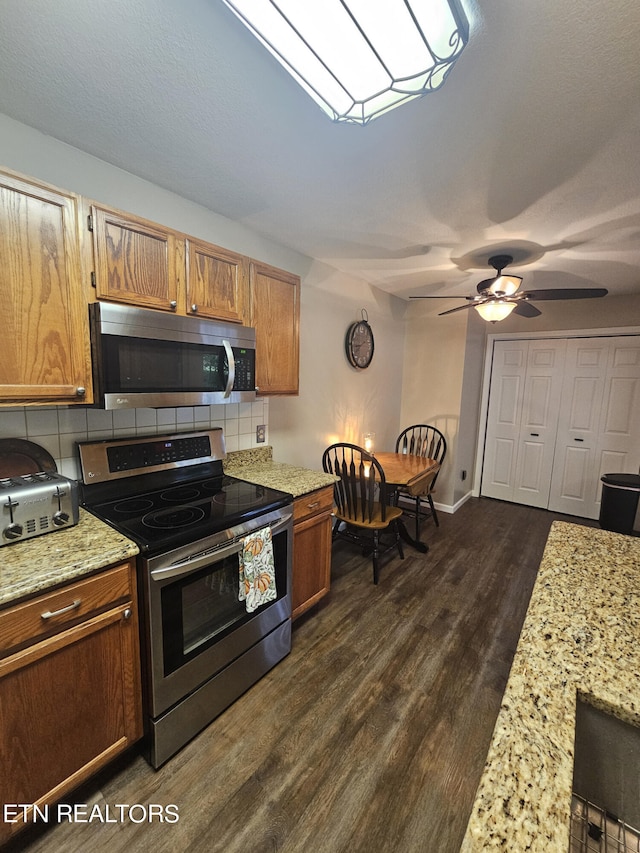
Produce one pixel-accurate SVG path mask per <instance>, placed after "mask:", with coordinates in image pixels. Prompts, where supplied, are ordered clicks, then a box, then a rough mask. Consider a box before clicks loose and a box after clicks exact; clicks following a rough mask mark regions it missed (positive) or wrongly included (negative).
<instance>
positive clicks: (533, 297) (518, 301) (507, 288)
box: [409, 255, 609, 323]
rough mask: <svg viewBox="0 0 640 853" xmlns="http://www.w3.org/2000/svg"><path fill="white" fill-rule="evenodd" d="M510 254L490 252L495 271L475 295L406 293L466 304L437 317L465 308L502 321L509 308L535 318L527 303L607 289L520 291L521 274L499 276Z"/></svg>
mask: <svg viewBox="0 0 640 853" xmlns="http://www.w3.org/2000/svg"><path fill="white" fill-rule="evenodd" d="M512 261H513V258H512V257H511V255H493V256H492V257H490V258H489V266H492V267H493V268H494V270H495V271H496V275H495V276H494V277H493V278H486V279H485V280H484V281H481V282H479V284H478V286H477V288H476V289H477V291H478V294H477V296H410V297H409V299H466V300H467V302H468V304H467V305H460V306H459V307H458V308H450V309H449V310H448V311H443V312H442V313H441V314H439V315H438V316H439V317H444V315H445V314H453V313H454V311H464V310H465V309H466V308H475V309H476V310H477V311H478V313H479V314H480V316H481V317H482V318H483V319H484V320H488V321H489V322H490V323H496V322H497V321H498V320H504V318H505V317H508V316H509V314H511V312H512V311H513V313H514V314H519V315H520V316H521V317H538V316H539V315H540V314H541V313H542V311H540V310H538V308H536V306H535V305H532V304H531V303H532V302H534V301H539V300H544V299H594V298H596V297H599V296H606V295H607V293H608V292H609V291H608V290H606V288H604V287H579V288H570V287H556V288H551V289H548V290H522V291H520V290H519V288H520V285H521V284H522V277H521V276H519V275H503V274H502V271H503V270H504V269H505V268H506V267H508V266H509V264H510V263H512Z"/></svg>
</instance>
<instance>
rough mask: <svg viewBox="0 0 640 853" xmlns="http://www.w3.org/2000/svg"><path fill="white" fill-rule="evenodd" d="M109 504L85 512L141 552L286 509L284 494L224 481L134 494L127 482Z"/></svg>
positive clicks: (230, 479) (287, 497)
mask: <svg viewBox="0 0 640 853" xmlns="http://www.w3.org/2000/svg"><path fill="white" fill-rule="evenodd" d="M119 485H120V489H119V492H120V493H119V494H118V495H117V496H116V497H114V498H112V499H109V500H106V501H101V502H99V503H95V504H92V503H91V502H87V501H85V506H86V508H87V509H89V510H90V511H91V512H92V513H93V514H94V515H97V516H98V518H101V519H102V520H103V521H106V522H107V523H108V524H110V525H111V526H112V527H115V528H116V530H119V531H120V532H121V533H123V534H124V535H125V536H128V537H129V538H130V539H133V540H134V541H135V542H136V543H137V544H138V545H140V546H141V547H142V548H143V549H144V550H145V551H146V550H149V549H150V548H153V549H154V550H159V549H164V548H170V547H175V546H176V545H178V544H184V543H186V542H191V541H193V542H195V541H197V540H199V539H203V538H205V537H206V536H209V535H211V534H212V533H217V532H219V531H221V530H225V529H226V528H228V527H233V526H234V525H235V524H238V523H240V522H241V521H244V520H249V519H250V518H254V517H255V516H256V515H259V514H262V513H266V512H269V511H271V510H273V509H277V508H278V507H281V506H285V505H286V504H287V503H290V502H291V500H292V498H291V495H288V494H287V493H286V492H279V491H276V490H275V489H269V488H266V487H265V486H258V485H255V484H254V483H247V482H245V481H244V480H236V479H235V478H233V477H227V476H226V475H223V476H219V477H211V478H207V479H204V480H199V481H194V482H182V483H180V484H178V485H167V486H162V487H160V488H158V489H154V490H151V491H145V492H140V493H135V494H132V493H131V492H129V491H128V489H127V481H124V482H121V483H120V484H119Z"/></svg>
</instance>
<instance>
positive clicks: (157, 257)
mask: <svg viewBox="0 0 640 853" xmlns="http://www.w3.org/2000/svg"><path fill="white" fill-rule="evenodd" d="M91 227H92V229H93V251H94V264H95V270H94V273H95V285H96V296H97V297H98V299H110V300H114V301H117V302H127V303H129V304H131V305H137V306H139V307H142V308H156V309H160V310H163V311H175V310H176V309H177V308H178V258H177V254H176V235H175V233H174V232H173V231H171V230H170V229H168V228H163V227H162V226H161V225H156V224H155V223H153V222H147V221H146V220H144V219H139V218H138V217H135V216H130V215H129V214H126V215H125V214H122V213H120V212H117V211H112V210H109V209H107V208H102V207H98V206H97V205H92V207H91Z"/></svg>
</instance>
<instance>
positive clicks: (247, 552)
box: [239, 527, 278, 613]
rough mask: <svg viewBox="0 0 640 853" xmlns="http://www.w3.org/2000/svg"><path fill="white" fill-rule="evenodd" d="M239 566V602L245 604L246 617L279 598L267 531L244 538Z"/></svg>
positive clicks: (268, 530)
mask: <svg viewBox="0 0 640 853" xmlns="http://www.w3.org/2000/svg"><path fill="white" fill-rule="evenodd" d="M239 563H240V565H239V575H240V588H239V600H240V601H244V602H245V607H246V608H247V613H253V611H254V610H256V609H257V608H258V607H260V606H261V605H262V604H266V603H267V602H269V601H274V600H275V599H276V598H277V597H278V593H277V591H276V572H275V564H274V560H273V540H272V536H271V528H270V527H263V528H261V529H260V530H256V531H255V533H250V534H249V536H245V538H244V540H243V542H242V550H241V551H240V553H239Z"/></svg>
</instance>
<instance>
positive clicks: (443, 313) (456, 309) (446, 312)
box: [438, 304, 473, 317]
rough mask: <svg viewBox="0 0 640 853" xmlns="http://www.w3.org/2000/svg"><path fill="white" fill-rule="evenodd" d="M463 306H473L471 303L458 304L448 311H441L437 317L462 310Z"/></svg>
mask: <svg viewBox="0 0 640 853" xmlns="http://www.w3.org/2000/svg"><path fill="white" fill-rule="evenodd" d="M465 308H473V305H471V304H469V305H459V306H458V307H457V308H450V309H449V310H448V311H442V312H441V313H440V314H438V317H444V315H445V314H453V313H454V311H464V310H465Z"/></svg>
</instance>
